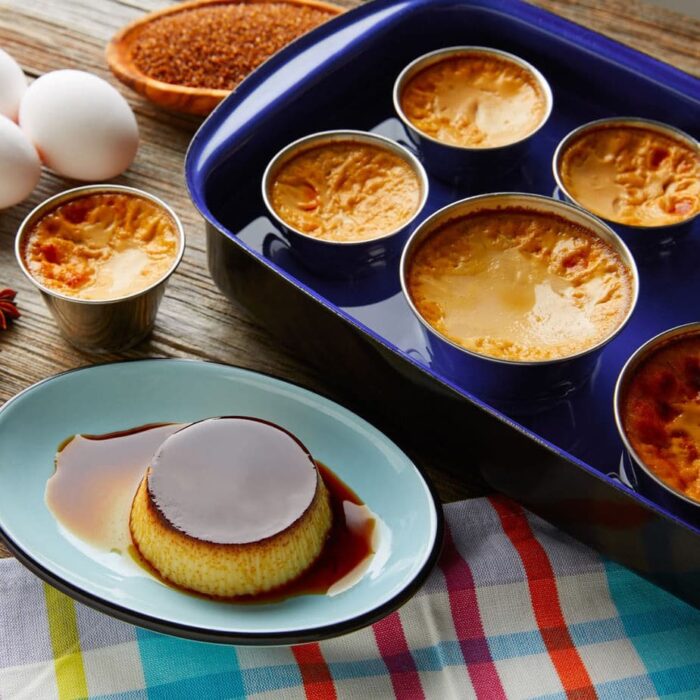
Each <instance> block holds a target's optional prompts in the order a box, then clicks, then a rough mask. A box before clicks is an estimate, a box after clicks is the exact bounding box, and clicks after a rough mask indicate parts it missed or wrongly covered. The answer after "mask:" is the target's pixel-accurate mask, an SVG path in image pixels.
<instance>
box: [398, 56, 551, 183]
mask: <svg viewBox="0 0 700 700" xmlns="http://www.w3.org/2000/svg"><path fill="white" fill-rule="evenodd" d="M475 54H476V55H478V54H482V55H485V56H493V57H494V58H497V59H500V60H502V61H503V60H505V61H508V62H510V63H513V64H515V65H516V66H518V67H520V68H523V69H524V70H526V71H527V72H528V73H530V74H531V75H532V76H533V77H534V78H535V80H536V81H537V84H538V85H539V87H540V90H541V91H542V96H543V98H544V100H545V111H544V114H543V116H542V119H541V120H540V123H539V124H538V125H537V128H536V129H535V130H534V131H532V132H531V133H530V134H528V135H527V136H525V137H523V138H522V139H520V140H519V141H516V142H514V143H509V144H507V145H504V146H497V147H491V148H470V147H468V146H456V145H453V144H449V143H444V142H443V141H440V140H438V139H436V138H434V137H432V136H430V135H428V134H426V133H424V132H422V131H420V130H419V129H417V128H416V127H415V126H414V125H413V124H412V122H411V120H410V119H409V118H408V117H407V116H406V114H405V113H404V111H403V109H402V108H401V94H402V93H403V89H404V87H405V86H406V84H407V83H408V81H409V80H411V78H413V77H414V76H415V75H417V74H418V73H420V71H422V70H424V69H425V68H428V67H429V66H432V65H434V64H436V63H439V62H440V61H444V60H446V59H448V58H455V57H458V56H467V55H468V56H471V55H475ZM393 101H394V109H395V110H396V114H397V115H398V117H399V119H400V120H401V121H402V122H403V125H404V127H405V128H406V131H407V132H408V134H409V135H410V137H411V140H412V141H413V143H414V144H415V145H416V147H417V149H418V152H419V154H420V156H421V158H422V159H423V161H424V162H425V167H426V168H427V169H428V171H429V172H430V174H431V175H434V176H435V177H437V178H439V179H440V180H443V181H445V182H448V183H451V184H455V185H459V186H461V187H464V188H467V189H468V190H469V191H470V192H473V193H477V192H485V191H488V190H489V189H493V187H492V185H496V187H497V183H498V179H499V178H500V177H502V176H503V174H504V173H506V172H509V171H511V170H513V169H514V168H517V166H518V165H519V164H520V163H521V162H522V161H523V159H525V158H526V157H527V154H528V152H529V150H530V148H531V146H532V139H533V138H534V137H535V135H536V134H537V132H538V131H540V129H541V128H542V127H543V126H544V125H545V124H546V123H547V120H548V119H549V115H550V114H551V113H552V104H553V99H552V90H551V88H550V87H549V83H548V82H547V79H546V78H545V77H544V76H543V75H542V73H540V71H538V70H537V68H535V67H534V66H532V65H530V64H529V63H528V62H527V61H524V60H523V59H522V58H519V57H518V56H514V55H513V54H511V53H508V52H506V51H499V50H497V49H492V48H487V47H484V46H451V47H449V48H446V49H438V50H437V51H431V52H430V53H428V54H425V55H424V56H420V57H419V58H417V59H415V60H414V61H412V62H411V63H409V64H408V65H407V66H406V67H405V68H404V69H403V70H402V71H401V73H400V74H399V77H398V78H397V79H396V82H395V83H394V90H393Z"/></svg>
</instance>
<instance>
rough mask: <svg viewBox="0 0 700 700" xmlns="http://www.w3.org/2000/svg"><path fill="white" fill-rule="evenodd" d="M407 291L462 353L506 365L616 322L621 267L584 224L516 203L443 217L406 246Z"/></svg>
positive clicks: (578, 346) (625, 278) (563, 348)
mask: <svg viewBox="0 0 700 700" xmlns="http://www.w3.org/2000/svg"><path fill="white" fill-rule="evenodd" d="M407 283H408V292H409V295H410V297H411V299H412V301H413V303H414V304H415V306H416V308H417V310H418V312H419V313H420V315H421V316H422V317H423V318H424V319H425V320H426V321H427V322H428V323H429V324H430V325H431V326H432V327H433V328H435V329H436V330H437V331H439V332H440V333H441V334H443V335H444V336H446V337H447V338H449V339H450V340H452V341H453V342H455V343H457V344H458V345H461V346H463V347H465V348H467V349H468V350H472V351H474V352H476V353H479V354H482V355H486V356H489V357H494V358H500V359H504V360H514V361H542V360H556V359H561V358H565V357H568V356H571V355H574V354H577V353H579V352H582V351H584V350H586V349H588V348H592V347H593V346H595V345H597V344H598V343H599V342H601V341H603V340H604V339H605V338H606V337H607V336H609V335H610V334H611V333H613V332H614V331H615V329H616V328H618V327H619V326H620V324H621V323H622V322H623V321H624V319H625V317H626V315H627V313H628V312H629V309H630V306H631V304H632V300H633V283H632V277H631V272H630V270H629V269H628V268H627V266H626V265H625V264H624V263H623V261H622V260H621V258H620V257H619V256H618V254H617V252H616V251H615V250H613V248H612V247H611V246H610V245H608V244H607V243H606V242H605V241H603V240H602V239H601V238H599V237H598V236H596V235H595V234H594V233H592V232H591V231H589V230H587V229H586V228H584V227H582V226H579V225H577V224H574V223H572V222H570V221H567V220H566V219H564V218H561V217H559V216H556V215H555V214H549V213H544V212H538V211H532V210H528V209H525V208H517V207H506V208H502V209H494V210H482V211H478V212H475V213H473V214H467V215H465V216H463V217H460V218H457V219H453V220H451V221H448V222H447V223H446V224H444V225H443V226H441V227H440V228H438V229H436V230H435V231H434V232H432V233H431V235H430V236H429V237H428V238H427V239H426V240H425V241H423V243H422V244H420V246H419V247H418V249H417V250H416V252H415V254H414V256H413V258H412V260H411V261H410V263H409V266H408V269H407Z"/></svg>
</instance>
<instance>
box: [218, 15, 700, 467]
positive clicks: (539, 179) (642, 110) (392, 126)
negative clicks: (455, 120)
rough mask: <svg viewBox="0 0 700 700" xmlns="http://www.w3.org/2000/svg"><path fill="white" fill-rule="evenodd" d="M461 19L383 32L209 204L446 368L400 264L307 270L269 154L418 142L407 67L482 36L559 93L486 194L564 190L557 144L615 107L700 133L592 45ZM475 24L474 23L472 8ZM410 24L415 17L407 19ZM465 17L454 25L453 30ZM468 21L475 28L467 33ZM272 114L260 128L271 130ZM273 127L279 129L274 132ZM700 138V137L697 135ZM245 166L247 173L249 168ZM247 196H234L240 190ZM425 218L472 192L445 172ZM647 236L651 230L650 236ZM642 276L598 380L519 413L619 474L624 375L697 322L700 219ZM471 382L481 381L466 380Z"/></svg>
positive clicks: (696, 115) (644, 256)
mask: <svg viewBox="0 0 700 700" xmlns="http://www.w3.org/2000/svg"><path fill="white" fill-rule="evenodd" d="M450 11H451V12H454V13H458V12H459V13H461V16H460V17H459V18H457V17H456V14H455V21H454V22H453V23H450V22H449V21H442V22H440V23H438V24H436V25H435V26H436V27H437V28H438V29H439V31H438V29H436V30H435V31H433V30H431V28H430V25H427V24H425V23H421V22H420V18H419V17H416V16H415V15H414V16H412V17H411V19H410V22H411V23H412V24H411V25H410V26H407V27H405V30H406V31H404V32H396V33H395V34H394V36H397V37H399V38H398V39H396V40H395V41H393V40H392V38H391V35H389V36H386V35H385V36H377V37H375V40H374V43H372V42H368V43H366V44H365V45H363V47H362V52H361V53H360V52H358V53H357V54H356V55H354V56H353V57H352V61H350V62H347V63H345V64H344V65H341V66H338V67H337V70H336V72H335V73H334V76H333V80H332V81H329V80H325V81H321V82H320V83H318V84H317V85H316V86H313V87H310V88H309V91H310V93H313V94H309V95H307V96H306V97H305V99H304V100H300V101H298V102H297V103H294V104H293V105H290V109H289V110H288V111H287V112H286V114H287V116H288V119H286V120H285V122H284V123H282V122H281V121H280V120H279V118H278V119H277V121H276V122H275V124H274V134H273V135H271V136H270V138H269V140H268V142H267V144H266V146H265V147H262V148H261V147H260V144H259V143H258V144H255V149H253V148H252V147H251V150H250V153H251V154H252V155H251V157H252V160H250V161H249V162H248V163H247V167H245V168H244V167H242V165H243V163H244V162H245V158H246V149H245V148H244V149H241V152H240V153H238V154H237V157H236V163H235V172H234V171H233V170H232V169H230V168H233V167H234V166H233V165H231V166H230V168H229V167H228V166H227V165H226V164H224V165H222V166H221V167H220V168H219V169H218V171H217V172H216V173H215V175H214V177H215V178H216V180H218V181H219V182H220V184H217V183H216V182H215V183H213V186H212V187H211V189H210V193H211V197H212V201H210V202H209V204H210V206H211V208H212V211H213V212H214V213H215V214H216V216H217V218H218V219H219V220H220V221H221V222H222V223H224V224H225V225H226V226H227V227H228V228H229V229H230V230H231V231H234V232H236V233H238V235H239V236H240V238H241V239H242V240H243V241H244V242H245V243H246V244H247V245H248V246H250V247H251V248H252V249H253V250H255V251H256V252H258V253H260V254H262V255H263V256H265V257H267V258H268V259H270V260H272V261H273V262H274V263H276V264H277V265H278V266H279V267H281V268H282V269H283V270H285V271H286V272H287V273H288V274H289V275H290V276H292V277H294V278H296V279H297V280H299V281H300V282H302V283H303V284H305V285H307V286H308V287H310V288H311V289H313V290H314V291H315V292H317V293H318V294H319V295H321V296H322V297H325V298H326V299H328V300H329V301H330V302H332V303H333V304H335V305H336V306H338V307H340V308H341V309H343V310H344V311H346V312H347V313H348V314H349V315H351V316H353V317H354V318H355V319H357V320H358V321H359V322H361V323H362V324H364V325H365V326H367V327H368V328H369V329H371V330H372V331H374V332H375V333H377V334H379V335H380V336H382V337H383V338H385V339H386V340H388V341H389V342H391V343H392V344H393V345H395V346H396V347H397V348H398V349H399V350H400V351H401V352H403V353H405V354H407V355H409V356H411V357H412V358H413V359H416V360H418V361H419V362H422V363H424V364H426V365H428V366H431V368H432V369H433V370H434V371H435V372H436V373H437V374H440V367H439V366H433V365H431V360H430V356H429V354H428V352H427V348H426V344H425V340H424V339H423V336H422V333H421V330H420V328H419V325H418V323H417V322H416V321H415V319H414V318H413V316H412V314H411V312H410V310H409V309H408V307H407V305H406V303H405V302H404V300H403V298H402V295H401V291H400V287H399V278H398V261H394V262H393V264H390V265H389V266H388V267H387V268H386V269H383V270H379V271H377V272H376V273H375V274H373V275H371V276H367V277H363V278H358V279H354V280H331V279H322V278H320V277H317V276H315V275H313V274H310V273H309V272H307V271H306V270H305V269H304V267H303V266H301V265H300V264H299V263H298V262H297V261H296V260H295V259H294V258H293V257H292V256H291V255H290V253H289V250H288V248H287V246H286V244H285V242H284V240H283V239H282V238H281V236H280V234H279V231H278V230H277V229H276V228H275V226H274V225H273V224H272V223H271V221H270V220H269V219H268V218H267V216H266V214H265V210H264V207H263V204H262V199H261V197H260V194H259V190H260V177H261V176H262V171H263V169H264V167H265V165H266V162H267V159H268V158H270V157H272V155H274V153H275V152H276V150H278V149H279V148H281V147H282V146H283V145H285V144H286V143H288V142H289V141H291V140H292V139H294V138H298V137H300V136H302V135H305V134H307V133H312V132H314V131H319V130H325V129H334V128H357V129H365V130H370V131H374V132H376V133H380V134H383V135H385V136H389V137H391V138H394V139H396V140H398V141H399V142H401V143H404V144H407V143H408V138H407V135H406V133H405V131H404V129H403V127H402V125H401V123H400V122H399V121H398V119H396V118H395V116H394V114H393V107H392V102H391V88H392V85H393V81H394V79H395V77H396V75H398V72H399V71H400V69H401V68H402V67H403V66H404V65H405V64H406V63H408V62H409V61H410V60H412V59H413V58H415V57H417V56H419V55H421V54H422V53H425V52H427V51H430V50H433V49H436V48H441V47H443V46H450V45H458V44H474V45H484V46H493V47H496V48H501V49H504V50H506V51H510V52H512V53H515V54H517V55H520V56H522V57H523V58H525V59H526V60H528V61H530V62H531V63H533V65H535V66H536V67H538V68H539V69H540V70H541V71H542V72H543V73H544V75H545V77H546V78H547V79H548V80H549V81H550V84H551V85H552V89H553V92H554V111H553V113H552V117H551V118H550V121H549V122H548V124H547V125H546V126H545V128H544V129H543V130H542V131H541V132H540V133H538V134H537V135H536V136H535V137H534V139H533V143H532V148H531V151H530V156H529V158H528V160H527V162H526V163H525V164H524V165H523V166H522V167H520V168H517V169H515V170H513V171H511V172H509V173H493V174H491V177H490V178H485V180H484V182H483V184H482V187H481V188H480V189H479V191H496V190H500V191H509V190H512V191H523V192H534V193H537V194H543V195H552V194H553V193H554V190H555V185H554V180H553V177H552V174H551V158H552V154H553V151H554V149H555V147H556V144H557V143H558V142H559V140H560V139H561V138H562V137H563V136H564V135H565V134H566V133H568V131H570V130H571V129H573V128H574V127H575V126H578V125H580V124H583V123H585V122H587V121H590V120H593V119H597V118H601V117H603V116H611V115H627V114H634V115H639V116H645V117H649V118H654V119H658V120H661V121H666V122H668V123H671V124H674V125H676V126H678V127H680V128H682V129H685V130H686V131H689V132H690V133H691V134H693V129H694V128H696V125H697V124H698V123H700V105H698V103H697V102H694V101H692V100H690V99H688V98H685V97H684V96H682V95H680V94H678V93H670V92H669V93H668V95H666V99H664V100H659V99H657V97H658V95H657V92H658V87H656V88H654V87H653V86H652V85H651V82H652V81H651V80H650V79H648V78H646V77H645V76H643V75H637V74H634V73H631V72H629V71H626V70H623V69H621V68H619V67H617V66H615V65H614V64H612V63H610V62H609V61H608V60H607V59H605V58H601V57H600V56H597V55H595V54H592V53H589V52H588V51H587V50H585V48H580V47H578V48H574V49H572V48H571V47H570V46H567V47H566V50H567V61H562V60H561V52H562V51H563V50H564V49H563V47H562V45H563V44H564V43H565V42H566V39H565V38H559V37H552V36H551V35H549V36H547V37H546V40H543V37H542V36H541V35H539V34H538V32H539V30H538V29H536V28H533V27H527V31H524V28H523V27H522V26H521V25H520V24H519V23H518V22H517V21H516V20H514V19H511V18H504V17H503V16H496V14H495V13H489V12H487V11H484V10H479V11H476V10H473V9H470V8H468V7H462V8H452V9H451V10H450ZM469 13H471V16H470V17H469V19H470V22H467V21H466V19H467V15H469ZM406 21H407V22H408V21H409V20H406ZM450 24H454V27H455V29H454V31H452V33H450V30H448V31H445V27H446V26H450ZM465 26H468V27H469V29H468V30H465ZM264 126H265V123H264V121H261V123H260V125H259V128H261V129H262V128H264ZM268 133H269V132H268ZM693 135H695V136H697V134H693ZM242 173H245V176H244V177H241V174H242ZM234 183H235V187H236V188H237V189H236V196H235V197H231V191H232V190H231V187H232V186H234ZM430 187H431V193H430V198H429V201H428V204H427V207H426V210H425V215H428V214H430V213H431V212H432V211H435V210H436V209H438V208H440V207H442V206H444V205H446V204H448V203H450V202H452V201H455V200H457V199H461V198H463V197H465V196H468V195H469V194H475V193H476V191H475V190H471V191H465V190H459V189H455V188H452V187H449V186H446V185H444V184H442V183H440V182H439V181H437V180H435V179H431V182H430ZM641 235H643V234H641ZM633 252H635V257H636V260H637V264H638V267H639V272H640V277H641V293H640V299H639V304H638V307H637V311H636V312H635V314H634V316H633V318H632V321H631V322H630V324H629V325H628V326H627V327H626V328H625V330H624V331H623V332H622V333H621V334H620V335H619V336H618V337H617V338H616V339H615V340H614V341H613V342H612V343H611V344H610V345H608V346H607V348H606V349H605V351H604V353H603V356H602V358H601V362H600V365H599V368H598V370H597V372H596V373H595V375H594V377H593V379H592V381H591V382H590V383H589V384H588V385H587V386H585V387H583V388H582V389H581V390H580V391H579V392H578V393H576V394H575V395H574V396H572V397H571V398H570V399H568V400H565V401H561V402H560V403H559V404H558V405H556V406H554V407H553V408H551V409H550V410H548V411H546V412H542V413H538V414H536V415H532V416H529V417H519V418H518V420H519V421H520V422H521V423H523V424H524V425H525V426H526V427H528V428H530V429H531V430H532V431H533V432H535V433H537V434H539V435H541V436H542V437H544V438H546V439H547V440H549V441H551V442H552V443H554V444H555V445H557V446H559V447H561V448H563V449H565V450H567V451H568V452H570V453H571V454H573V455H574V456H576V457H578V458H579V459H581V460H583V461H584V462H587V463H588V464H590V465H592V466H594V467H595V468H597V469H599V470H600V471H602V472H604V473H611V472H615V471H616V470H617V467H618V465H619V463H620V456H621V453H622V444H621V442H620V440H619V438H618V436H617V433H616V430H615V426H614V422H613V416H612V393H613V386H614V383H615V380H616V378H617V375H618V373H619V371H620V369H621V367H622V365H623V364H624V362H625V360H626V359H627V358H628V357H629V355H630V354H631V353H632V352H633V351H634V349H636V348H637V347H638V346H639V345H640V344H641V343H642V342H644V341H645V340H647V339H648V338H650V337H651V336H653V335H655V334H656V333H658V332H660V331H662V330H664V329H666V328H670V327H672V326H674V325H678V324H680V323H684V322H688V321H694V320H697V315H698V308H699V307H698V302H697V299H698V298H700V279H699V278H698V277H697V275H696V273H695V271H696V270H697V269H698V266H699V265H700V222H698V223H696V224H695V226H694V228H693V231H692V232H691V234H690V235H689V236H688V237H686V238H685V239H682V240H678V241H675V242H674V243H673V244H671V245H668V246H665V247H654V246H651V247H649V246H643V247H639V248H637V249H635V250H634V251H633ZM464 388H465V389H466V390H469V386H465V387H464Z"/></svg>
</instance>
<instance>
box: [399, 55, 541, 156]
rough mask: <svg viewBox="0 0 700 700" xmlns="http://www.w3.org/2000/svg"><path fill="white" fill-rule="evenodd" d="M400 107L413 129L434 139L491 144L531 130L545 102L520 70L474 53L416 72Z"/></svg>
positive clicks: (472, 145) (476, 145)
mask: <svg viewBox="0 0 700 700" xmlns="http://www.w3.org/2000/svg"><path fill="white" fill-rule="evenodd" d="M401 109H402V110H403V112H404V114H405V115H406V117H407V118H408V120H409V121H410V122H411V123H412V124H413V125H414V126H415V127H416V128H417V129H419V130H420V131H422V132H423V133H425V134H427V135H428V136H432V137H433V138H435V139H437V140H438V141H442V142H444V143H448V144H452V145H455V146H463V147H468V148H494V147H497V146H505V145H508V144H511V143H515V142H516V141H520V140H521V139H523V138H525V137H526V136H527V135H528V134H531V133H532V132H533V131H535V130H536V129H537V128H538V126H539V125H540V123H541V122H542V119H543V118H544V115H545V110H546V101H545V98H544V95H543V94H542V90H541V88H540V87H539V85H538V84H537V82H536V81H535V79H534V77H533V76H532V75H531V74H530V73H529V72H528V71H526V70H525V69H524V68H521V67H520V66H518V65H515V64H513V63H511V62H509V61H502V60H499V59H497V58H494V57H491V56H481V55H478V54H474V55H466V56H459V57H455V58H447V59H445V60H444V61H440V62H439V63H434V64H433V65H431V66H428V67H427V68H425V69H424V70H422V71H420V72H419V73H418V74H417V75H416V76H414V77H413V78H411V80H409V82H408V83H407V84H406V87H405V88H404V89H403V92H402V94H401Z"/></svg>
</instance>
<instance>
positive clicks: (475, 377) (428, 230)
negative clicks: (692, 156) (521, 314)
mask: <svg viewBox="0 0 700 700" xmlns="http://www.w3.org/2000/svg"><path fill="white" fill-rule="evenodd" d="M507 207H514V208H518V209H530V210H533V211H537V212H543V213H549V214H555V215H556V216H560V217H562V218H564V219H566V220H567V221H571V222H572V223H574V224H577V225H579V226H584V227H585V228H586V229H588V230H589V231H592V232H593V233H594V234H595V235H597V236H598V237H600V238H602V239H603V240H604V241H605V242H606V243H608V244H609V245H610V246H611V247H612V248H613V249H614V250H615V251H616V252H617V254H618V255H619V257H620V260H621V262H622V263H623V264H624V265H625V267H626V268H627V270H628V271H629V278H630V282H631V285H632V299H631V302H630V307H629V310H628V311H627V314H626V315H625V317H624V318H623V319H622V321H621V322H620V324H619V325H618V326H617V328H615V329H614V331H613V332H612V333H610V334H609V335H608V336H607V337H606V338H603V339H602V340H601V341H600V342H599V343H597V344H596V345H595V346H593V347H591V348H587V349H586V350H583V351H581V352H579V353H576V354H575V355H571V356H569V357H563V358H557V359H554V360H541V361H516V360H504V359H499V358H495V357H488V356H486V355H481V354H479V353H476V352H473V351H470V350H468V349H467V348H465V347H463V346H461V345H458V344H457V343H455V342H454V341H452V340H450V339H449V338H447V337H446V336H444V335H443V334H442V333H440V332H439V331H437V330H436V329H435V328H434V327H433V326H431V325H430V323H428V322H427V321H426V320H425V319H424V318H423V317H422V316H421V314H420V312H419V311H418V309H417V308H416V307H415V305H414V304H413V301H412V299H411V295H410V293H409V290H408V283H407V278H408V272H409V269H410V266H411V263H412V260H413V257H414V255H415V252H416V250H417V249H418V247H419V246H420V245H421V244H422V243H423V242H424V241H425V240H426V239H427V238H429V237H430V235H431V234H432V233H433V232H434V231H435V230H437V229H439V228H440V227H442V226H444V225H445V224H446V223H448V222H449V221H451V220H454V219H459V218H461V217H463V216H467V215H469V214H473V213H475V212H477V211H480V210H484V209H486V210H497V209H500V208H507ZM400 270H401V288H402V290H403V293H404V296H405V298H406V302H407V304H408V305H409V307H410V309H411V311H412V312H413V313H414V315H415V317H416V319H417V320H418V322H419V323H420V324H421V327H422V328H423V330H424V332H425V334H426V338H427V341H428V345H429V347H430V350H431V352H432V356H433V359H434V361H435V363H436V365H437V366H440V367H441V368H442V370H443V372H444V374H445V375H446V376H447V377H448V378H449V379H451V380H452V381H453V382H455V383H456V384H458V385H461V386H469V387H470V389H471V390H472V391H473V392H474V393H476V394H477V395H478V396H480V397H481V398H482V399H484V400H485V401H488V402H489V403H490V404H491V405H492V406H495V407H497V408H499V409H501V410H505V411H507V412H510V413H512V414H516V415H519V414H522V413H526V414H527V413H535V412H538V411H541V410H545V409H547V408H551V407H552V405H553V404H554V402H556V400H558V399H561V398H564V397H566V396H567V395H569V394H570V393H571V392H572V391H575V390H576V389H577V388H579V387H581V386H582V385H583V384H584V383H585V382H586V381H587V380H588V379H589V378H590V376H591V374H592V373H593V371H594V370H595V368H596V366H597V364H598V362H599V360H600V355H601V352H602V350H603V348H604V347H605V346H606V345H607V344H608V343H609V342H610V341H611V340H612V339H613V338H615V336H617V334H618V333H620V332H621V331H622V329H623V328H624V327H625V325H626V324H627V322H628V321H629V319H630V317H631V316H632V313H633V312H634V308H635V306H636V304H637V298H638V296H639V276H638V272H637V265H636V263H635V262H634V258H633V257H632V254H631V253H630V251H629V249H628V248H627V246H626V245H625V244H624V243H623V242H622V240H621V239H620V237H619V236H618V235H617V234H616V233H615V232H614V231H613V230H612V229H611V228H610V227H609V226H606V225H605V224H604V223H603V222H602V221H601V220H600V219H598V218H596V217H594V216H592V215H591V214H588V213H587V212H585V211H583V210H582V209H579V208H578V207H574V206H572V205H570V204H565V203H564V202H558V201H556V200H554V199H551V198H549V197H540V196H538V195H531V194H519V193H514V192H501V193H497V194H486V195H477V196H476V197H468V198H467V199H463V200H461V201H459V202H455V203H454V204H450V205H448V206H446V207H444V208H443V209H440V210H439V211H437V212H435V213H434V214H433V215H432V216H431V217H429V218H428V219H426V220H425V221H424V222H423V223H421V224H420V226H418V228H417V229H416V230H415V231H414V232H413V234H412V236H411V238H410V239H409V241H408V243H407V244H406V247H405V248H404V252H403V255H402V256H401V263H400Z"/></svg>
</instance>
